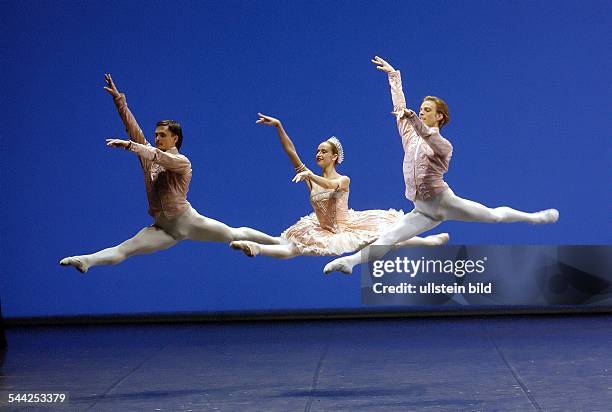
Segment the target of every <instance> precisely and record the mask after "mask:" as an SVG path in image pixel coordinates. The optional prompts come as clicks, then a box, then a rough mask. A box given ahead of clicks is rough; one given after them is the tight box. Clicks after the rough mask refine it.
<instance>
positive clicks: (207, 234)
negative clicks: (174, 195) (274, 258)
mask: <svg viewBox="0 0 612 412" xmlns="http://www.w3.org/2000/svg"><path fill="white" fill-rule="evenodd" d="M184 224H187V225H189V227H188V228H187V233H188V235H187V238H188V239H191V240H199V241H203V242H223V243H229V242H232V241H236V240H251V241H253V242H257V243H262V244H265V245H279V244H281V243H283V241H282V239H281V238H280V237H273V236H270V235H267V234H265V233H263V232H260V231H258V230H255V229H251V228H250V227H239V228H234V227H230V226H228V225H226V224H225V223H222V222H219V221H218V220H215V219H211V218H209V217H205V216H202V215H200V214H198V213H197V212H196V211H195V210H194V211H192V215H190V216H189V218H188V219H187V222H186V223H184Z"/></svg>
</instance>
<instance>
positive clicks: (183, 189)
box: [60, 74, 279, 273]
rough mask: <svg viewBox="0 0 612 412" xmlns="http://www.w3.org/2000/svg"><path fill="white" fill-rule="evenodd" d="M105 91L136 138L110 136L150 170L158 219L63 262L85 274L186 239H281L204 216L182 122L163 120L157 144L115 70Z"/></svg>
mask: <svg viewBox="0 0 612 412" xmlns="http://www.w3.org/2000/svg"><path fill="white" fill-rule="evenodd" d="M105 77H106V87H104V89H105V90H106V91H107V92H108V93H110V95H111V96H113V100H114V102H115V105H116V106H117V110H118V111H119V115H120V116H121V119H122V120H123V124H124V125H125V128H126V131H127V133H128V135H129V136H130V139H131V140H130V141H126V140H120V139H107V140H106V145H107V146H109V147H123V148H124V149H127V150H129V151H131V152H134V153H136V154H137V155H138V158H139V160H140V165H141V166H142V170H143V172H144V180H145V186H146V189H147V198H148V200H149V214H150V215H151V216H153V218H154V223H153V225H151V226H148V227H145V228H144V229H142V230H141V231H140V232H138V233H137V234H136V236H134V237H133V238H131V239H128V240H126V241H125V242H123V243H121V244H120V245H118V246H115V247H111V248H108V249H104V250H101V251H99V252H96V253H93V254H90V255H81V256H72V257H67V258H64V259H62V260H60V265H64V266H74V267H75V268H76V269H78V270H79V271H80V272H82V273H85V272H87V270H88V269H89V268H90V267H91V266H96V265H116V264H117V263H120V262H122V261H124V260H125V259H127V258H128V257H130V256H134V255H139V254H144V253H152V252H156V251H158V250H163V249H167V248H169V247H171V246H174V245H176V244H177V243H178V242H179V241H180V240H184V239H191V240H199V241H204V242H225V243H229V242H232V241H235V240H251V241H254V242H257V243H263V244H278V242H279V241H278V239H276V238H274V237H272V236H269V235H266V234H265V233H262V232H259V231H257V230H254V229H251V228H247V227H241V228H232V227H229V226H227V225H226V224H224V223H221V222H218V221H216V220H214V219H210V218H207V217H204V216H201V215H200V214H199V213H198V212H197V211H196V210H195V209H194V208H192V207H191V205H190V204H189V202H187V191H188V190H189V183H190V181H191V163H190V162H189V159H187V157H185V156H183V155H182V154H180V153H179V152H178V149H180V148H181V144H182V143H183V132H182V129H181V125H180V124H179V123H178V122H176V121H174V120H161V121H159V122H157V125H156V127H155V146H156V148H154V147H152V146H151V145H150V144H149V142H147V140H146V139H145V137H144V134H143V133H142V130H141V129H140V126H138V123H137V122H136V119H135V118H134V116H133V115H132V113H131V112H130V109H128V107H127V103H126V99H125V94H123V93H119V91H118V90H117V87H116V86H115V83H114V82H113V79H112V78H111V76H110V74H107V75H105Z"/></svg>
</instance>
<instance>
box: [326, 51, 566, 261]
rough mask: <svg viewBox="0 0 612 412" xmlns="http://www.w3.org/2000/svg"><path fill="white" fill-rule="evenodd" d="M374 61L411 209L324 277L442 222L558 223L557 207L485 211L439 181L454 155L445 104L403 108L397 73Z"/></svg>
mask: <svg viewBox="0 0 612 412" xmlns="http://www.w3.org/2000/svg"><path fill="white" fill-rule="evenodd" d="M372 63H374V64H375V65H376V68H377V69H379V70H382V71H384V72H386V73H387V74H388V77H389V84H390V86H391V98H392V100H393V114H395V116H396V120H397V126H398V129H399V133H400V136H401V138H402V145H403V147H404V152H405V154H404V181H405V183H406V197H407V198H408V199H409V200H412V201H413V202H414V206H415V207H414V209H413V210H412V211H411V212H410V213H408V214H406V215H405V216H404V217H403V218H402V219H401V220H400V221H399V222H397V223H396V224H395V225H393V226H392V227H390V228H389V229H388V230H387V231H386V232H385V233H383V234H381V236H380V237H379V238H378V240H376V241H375V242H374V243H372V244H371V245H370V246H368V247H366V248H364V249H362V250H361V251H359V252H357V253H355V254H352V255H350V256H344V257H341V258H338V259H335V260H333V261H331V262H330V263H328V264H327V265H326V266H325V268H324V270H323V271H324V272H325V273H330V272H333V271H339V272H343V273H351V272H352V270H353V267H354V266H355V265H358V264H360V263H365V262H366V261H372V260H376V259H380V258H381V257H383V256H384V255H385V254H386V253H387V252H389V250H390V249H391V246H389V245H393V244H396V243H398V242H401V241H403V240H406V239H410V238H412V237H413V236H416V235H418V234H420V233H423V232H425V231H427V230H430V229H432V228H434V227H436V226H438V225H439V224H440V223H442V222H443V221H445V220H460V221H465V222H486V223H500V222H504V223H510V222H528V223H534V224H541V223H554V222H556V221H557V219H558V218H559V212H558V211H557V210H556V209H546V210H543V211H540V212H535V213H527V212H521V211H519V210H515V209H512V208H510V207H505V206H503V207H497V208H488V207H486V206H483V205H481V204H480V203H476V202H473V201H471V200H467V199H462V198H460V197H459V196H457V195H455V194H454V193H453V191H452V190H451V189H450V188H449V187H448V184H446V182H444V180H443V175H444V173H445V172H446V171H447V170H448V165H449V162H450V159H451V155H452V152H453V147H452V145H451V144H450V143H449V142H448V140H446V139H445V138H443V137H442V135H441V134H440V128H441V127H443V126H444V125H446V124H447V123H448V122H449V120H450V116H449V113H448V106H447V105H446V103H445V102H444V101H443V100H442V99H440V98H438V97H434V96H426V97H425V98H424V99H423V102H422V103H421V107H420V110H419V115H418V116H417V115H416V113H415V112H413V111H412V110H410V109H407V108H406V100H405V98H404V92H403V91H402V80H401V77H400V72H399V71H396V70H395V69H394V68H393V67H392V66H391V65H390V64H389V63H388V62H386V61H385V60H383V59H382V58H380V57H378V56H376V57H375V58H374V60H372Z"/></svg>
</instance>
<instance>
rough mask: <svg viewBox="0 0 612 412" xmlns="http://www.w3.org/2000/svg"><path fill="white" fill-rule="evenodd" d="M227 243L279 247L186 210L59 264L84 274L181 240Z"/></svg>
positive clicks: (158, 218)
mask: <svg viewBox="0 0 612 412" xmlns="http://www.w3.org/2000/svg"><path fill="white" fill-rule="evenodd" d="M185 239H189V240H197V241H202V242H223V243H229V242H232V241H236V240H252V241H254V242H258V243H266V244H279V243H280V242H281V239H280V238H277V237H272V236H269V235H267V234H265V233H262V232H259V231H257V230H255V229H251V228H248V227H240V228H233V227H229V226H227V225H226V224H225V223H221V222H219V221H217V220H214V219H210V218H208V217H205V216H202V215H200V214H199V213H198V212H197V211H196V210H195V209H193V208H191V207H190V208H189V209H188V210H186V211H185V212H184V213H182V214H181V215H180V216H178V217H176V218H173V219H168V218H166V217H164V216H162V215H158V216H156V218H155V223H154V224H153V225H152V226H148V227H145V228H144V229H142V230H141V231H140V232H138V233H137V234H136V236H134V237H133V238H131V239H128V240H126V241H125V242H123V243H121V244H119V245H117V246H114V247H110V248H107V249H103V250H101V251H99V252H96V253H93V254H90V255H81V256H72V257H68V258H65V259H62V260H61V261H60V264H62V265H72V266H75V267H76V268H77V269H78V270H80V271H81V272H86V271H87V269H89V267H91V266H97V265H116V264H118V263H121V262H123V261H124V260H125V259H127V258H128V257H130V256H135V255H142V254H146V253H153V252H157V251H158V250H164V249H168V248H170V247H172V246H174V245H176V244H177V243H178V242H179V241H181V240H185Z"/></svg>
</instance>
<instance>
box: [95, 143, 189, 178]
mask: <svg viewBox="0 0 612 412" xmlns="http://www.w3.org/2000/svg"><path fill="white" fill-rule="evenodd" d="M106 145H107V146H108V147H123V148H124V149H127V150H129V151H130V152H134V153H136V154H137V155H138V156H139V157H143V158H145V159H147V160H149V161H151V162H153V163H157V164H159V165H160V166H163V167H164V168H165V169H167V170H171V171H173V172H175V173H179V174H187V173H189V172H190V171H191V162H190V161H189V159H187V157H185V156H183V155H182V154H174V153H168V152H164V151H163V150H159V149H157V148H155V147H153V146H151V145H150V144H140V143H136V142H134V141H128V140H121V139H106Z"/></svg>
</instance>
